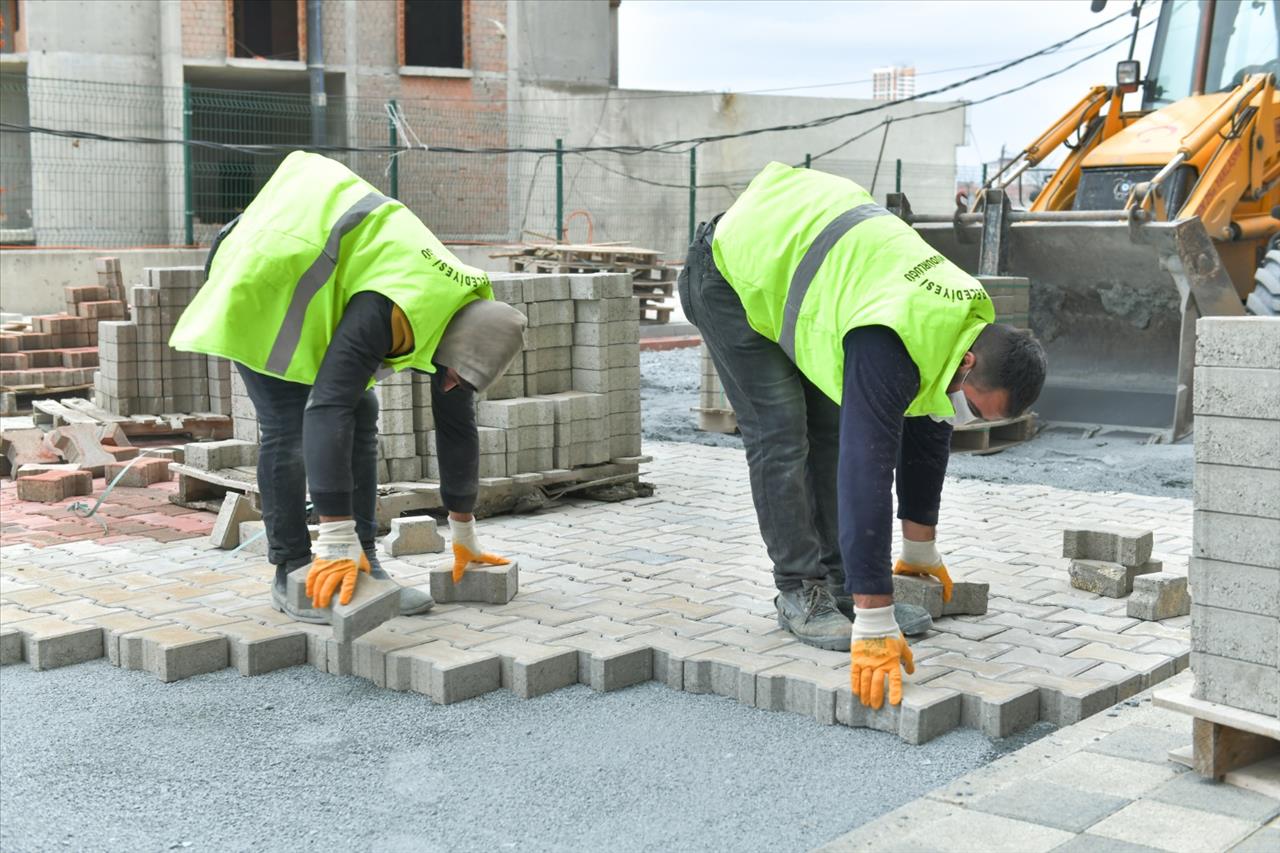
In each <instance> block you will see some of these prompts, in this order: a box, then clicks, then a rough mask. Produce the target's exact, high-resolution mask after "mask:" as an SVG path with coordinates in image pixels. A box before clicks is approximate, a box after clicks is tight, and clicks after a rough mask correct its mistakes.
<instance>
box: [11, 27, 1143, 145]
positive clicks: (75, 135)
mask: <svg viewBox="0 0 1280 853" xmlns="http://www.w3.org/2000/svg"><path fill="white" fill-rule="evenodd" d="M1129 15H1130V12H1129V10H1127V9H1126V10H1125V11H1123V12H1121V13H1119V14H1117V15H1115V16H1113V17H1111V18H1108V19H1106V20H1105V21H1102V22H1101V23H1099V24H1094V25H1093V26H1091V27H1088V28H1086V29H1084V30H1081V31H1080V32H1078V33H1076V34H1075V35H1072V36H1069V37H1067V38H1065V39H1062V40H1061V41H1057V42H1054V43H1053V44H1051V45H1049V46H1047V47H1044V48H1041V49H1040V50H1037V51H1034V52H1032V53H1028V54H1025V55H1024V56H1021V57H1018V58H1016V59H1012V60H1009V61H1008V62H1005V63H1003V64H1001V65H999V66H997V67H995V68H992V69H990V70H987V71H983V72H982V73H980V74H975V75H973V76H971V77H967V78H965V79H963V80H959V81H956V82H954V83H949V84H947V85H945V86H939V87H937V88H935V89H931V90H929V91H926V92H919V93H917V94H915V95H911V96H909V97H906V98H901V99H898V100H896V101H882V102H879V103H876V104H874V105H872V106H868V107H861V108H859V109H855V110H848V111H846V112H842V113H836V114H834V115H829V116H822V117H820V118H816V119H810V120H809V121H804V122H797V123H793V124H784V125H774V126H770V127H758V128H752V129H749V130H741V131H737V132H734V133H721V134H713V135H708V136H698V137H691V138H687V139H673V140H668V141H666V142H660V143H656V144H654V145H647V146H646V145H586V146H579V147H576V148H565V149H563V153H565V154H585V153H596V152H600V153H613V154H621V155H632V154H647V153H667V154H684V153H687V152H688V151H689V150H690V149H692V148H696V147H698V146H700V145H706V144H708V143H712V142H723V141H726V140H730V139H741V138H744V137H749V136H758V135H760V134H765V133H779V132H785V131H792V130H809V129H812V128H817V127H825V126H827V125H829V124H833V123H835V122H838V121H841V120H843V119H846V118H853V117H855V116H860V115H868V114H870V113H874V112H880V111H882V110H886V109H889V108H891V107H895V106H898V105H900V104H904V103H910V102H912V101H918V100H921V99H923V98H927V97H931V96H933V95H938V94H942V93H944V92H949V91H952V90H954V89H958V88H960V87H961V86H966V85H968V84H970V83H975V82H977V81H979V80H983V79H986V78H988V77H992V76H994V75H996V74H1000V73H1002V72H1004V71H1007V70H1009V69H1010V68H1013V67H1015V66H1017V65H1021V64H1022V63H1024V62H1028V61H1030V60H1032V59H1035V58H1038V57H1040V56H1044V55H1046V54H1050V53H1053V52H1055V51H1057V50H1059V49H1060V48H1062V47H1064V46H1065V45H1068V44H1070V43H1072V42H1074V41H1077V40H1078V39H1081V38H1083V37H1084V36H1086V35H1088V34H1089V33H1092V32H1095V31H1096V30H1098V29H1101V28H1102V27H1105V26H1108V25H1109V24H1112V23H1114V22H1115V21H1117V20H1119V19H1121V18H1123V17H1127V16H1129ZM1125 38H1128V36H1127V35H1126V36H1125ZM1121 41H1123V39H1121ZM1115 44H1116V42H1113V43H1110V44H1108V45H1106V46H1105V47H1104V48H1102V49H1101V50H1099V51H1095V52H1093V53H1091V54H1088V55H1087V56H1085V57H1084V58H1083V59H1081V60H1078V61H1076V62H1074V63H1072V64H1071V65H1068V66H1066V68H1063V69H1060V70H1059V71H1058V72H1056V73H1062V71H1065V70H1067V69H1069V68H1073V67H1075V66H1077V65H1079V64H1081V63H1082V62H1085V61H1087V60H1089V59H1092V58H1093V57H1095V56H1097V55H1098V54H1100V53H1102V52H1103V51H1105V50H1109V49H1110V48H1111V47H1114V46H1115ZM1051 76H1055V75H1054V74H1049V75H1045V76H1044V77H1041V78H1037V80H1035V81H1032V84H1034V83H1036V82H1040V81H1041V80H1045V79H1048V78H1049V77H1051ZM1032 84H1024V85H1023V86H1019V87H1015V88H1013V89H1009V90H1006V91H1005V92H1003V93H1000V95H998V96H1003V95H1005V94H1010V93H1012V92H1015V91H1018V90H1019V89H1021V88H1026V86H1027V85H1032ZM992 99H993V98H991V97H988V98H984V99H981V100H978V101H974V102H972V103H975V104H977V103H985V102H986V101H989V100H992ZM964 106H965V104H964V102H961V103H958V104H953V105H951V106H948V107H946V108H943V109H941V110H935V111H932V112H926V113H920V114H917V116H900V117H898V119H897V120H899V121H901V120H905V119H908V118H912V117H920V116H924V115H937V114H938V113H940V112H948V111H950V110H954V109H960V108H962V107H964ZM0 132H2V133H40V134H44V135H49V136H56V137H62V138H66V139H83V140H93V141H100V142H130V143H138V144H148V145H189V146H192V147H195V148H202V149H209V150H217V151H236V152H239V153H243V154H252V155H270V154H276V153H279V152H281V151H293V150H297V149H298V148H305V149H306V150H312V151H324V152H329V153H359V152H365V153H384V154H391V153H395V152H398V151H401V150H403V146H397V145H373V146H350V145H305V146H297V145H282V144H271V143H267V144H256V145H254V144H246V145H236V144H232V143H224V142H209V141H205V140H199V139H160V138H156V137H148V136H109V135H106V134H100V133H93V132H90V131H83V130H63V129H58V128H47V127H40V126H36V125H23V124H16V123H14V122H7V121H4V122H0ZM845 144H847V142H846V143H842V144H841V145H839V146H836V147H835V148H832V149H828V151H825V152H823V154H820V155H818V156H824V155H825V154H829V153H831V152H832V151H835V150H838V149H839V148H842V147H844V145H845ZM431 150H432V151H435V152H437V153H443V154H478V155H503V154H554V153H556V149H555V148H549V147H537V146H520V147H484V148H461V147H455V146H445V145H432V146H431Z"/></svg>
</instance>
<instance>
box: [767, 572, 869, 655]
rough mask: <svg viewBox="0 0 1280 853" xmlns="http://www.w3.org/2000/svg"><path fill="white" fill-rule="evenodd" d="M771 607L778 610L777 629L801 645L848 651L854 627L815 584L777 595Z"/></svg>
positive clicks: (825, 590)
mask: <svg viewBox="0 0 1280 853" xmlns="http://www.w3.org/2000/svg"><path fill="white" fill-rule="evenodd" d="M773 605H774V607H776V608H777V609H778V627H779V628H782V629H783V630H784V631H790V632H791V633H792V634H794V635H795V638H796V639H797V640H799V641H800V642H802V643H804V644H805V645H807V646H816V647H817V648H819V649H831V650H832V651H836V652H847V651H849V637H850V634H852V632H853V625H852V624H851V623H850V622H849V620H848V619H846V618H844V616H843V615H842V614H841V613H840V611H839V610H838V609H837V607H836V600H835V597H834V596H832V595H831V593H830V592H828V591H827V589H826V588H825V587H822V586H818V585H816V584H815V585H814V586H808V587H801V588H800V589H793V590H787V591H785V592H779V593H778V596H777V597H776V598H774V600H773Z"/></svg>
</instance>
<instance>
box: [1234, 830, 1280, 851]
mask: <svg viewBox="0 0 1280 853" xmlns="http://www.w3.org/2000/svg"><path fill="white" fill-rule="evenodd" d="M1277 850H1280V828H1272V827H1267V826H1264V827H1263V828H1262V829H1259V830H1258V831H1257V832H1255V833H1253V834H1252V835H1250V836H1249V837H1248V838H1246V839H1245V840H1244V841H1241V842H1240V843H1239V844H1237V845H1236V846H1235V847H1232V848H1231V853H1276V851H1277Z"/></svg>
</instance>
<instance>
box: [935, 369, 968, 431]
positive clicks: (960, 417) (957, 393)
mask: <svg viewBox="0 0 1280 853" xmlns="http://www.w3.org/2000/svg"><path fill="white" fill-rule="evenodd" d="M970 372H972V371H970ZM968 378H969V374H968V373H966V374H965V375H964V379H961V380H960V387H959V388H957V389H956V390H954V391H952V392H950V393H948V394H947V399H948V400H950V401H951V407H952V408H953V409H955V410H956V413H955V414H954V415H952V416H951V417H949V418H933V415H930V416H929V417H931V418H933V419H934V420H935V421H937V422H938V423H940V424H941V423H948V424H951V425H952V426H955V427H958V426H964V425H965V424H968V423H972V422H973V421H977V420H981V418H979V417H978V416H977V415H975V414H974V413H973V409H971V408H969V399H968V398H967V397H965V395H964V383H965V379H968Z"/></svg>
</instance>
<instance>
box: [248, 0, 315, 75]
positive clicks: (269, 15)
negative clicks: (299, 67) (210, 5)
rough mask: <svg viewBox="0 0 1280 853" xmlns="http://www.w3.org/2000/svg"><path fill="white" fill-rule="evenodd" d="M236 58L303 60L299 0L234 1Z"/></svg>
mask: <svg viewBox="0 0 1280 853" xmlns="http://www.w3.org/2000/svg"><path fill="white" fill-rule="evenodd" d="M231 15H232V18H233V20H234V22H235V53H234V54H233V55H234V56H239V57H243V58H245V59H285V60H287V59H292V60H298V59H301V54H299V52H298V2H297V0H234V3H233V4H232V7H231Z"/></svg>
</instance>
